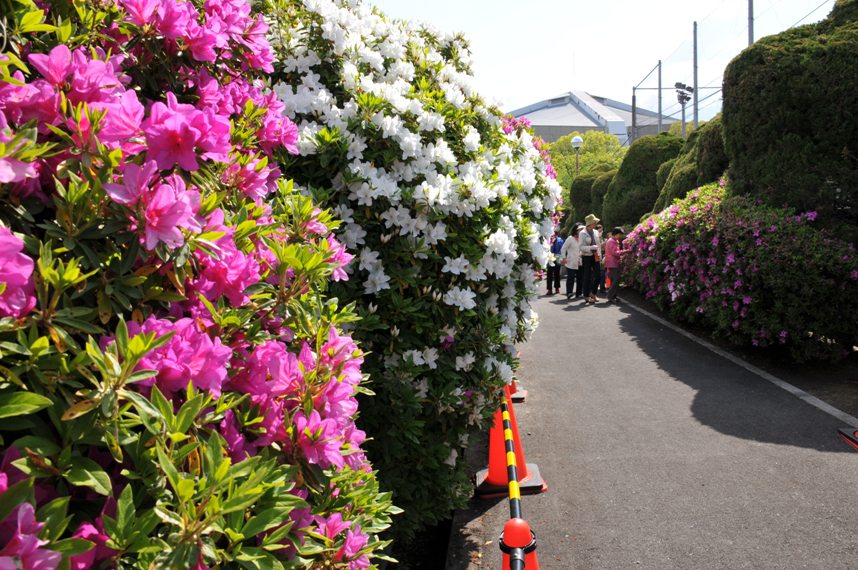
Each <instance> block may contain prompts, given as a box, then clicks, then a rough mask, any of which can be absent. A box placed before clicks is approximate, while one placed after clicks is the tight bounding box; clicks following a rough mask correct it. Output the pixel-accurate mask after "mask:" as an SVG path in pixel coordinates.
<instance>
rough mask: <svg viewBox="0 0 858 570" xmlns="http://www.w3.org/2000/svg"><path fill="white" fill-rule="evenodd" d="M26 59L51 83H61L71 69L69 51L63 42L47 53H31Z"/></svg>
mask: <svg viewBox="0 0 858 570" xmlns="http://www.w3.org/2000/svg"><path fill="white" fill-rule="evenodd" d="M27 59H28V60H30V63H32V64H33V67H35V68H36V69H38V70H39V73H41V74H42V77H44V78H45V79H46V80H47V81H48V82H49V83H51V84H52V85H62V84H63V83H64V82H65V80H66V77H68V76H69V73H71V70H72V65H71V51H70V50H69V48H68V46H67V45H65V44H60V45H58V46H57V47H55V48H54V49H52V50H51V53H49V54H48V55H45V54H43V53H31V54H30V55H29V56H27Z"/></svg>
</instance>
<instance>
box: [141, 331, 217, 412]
mask: <svg viewBox="0 0 858 570" xmlns="http://www.w3.org/2000/svg"><path fill="white" fill-rule="evenodd" d="M128 330H129V333H130V334H131V336H136V335H137V334H139V333H149V332H154V333H156V334H158V335H165V334H167V333H170V332H172V333H174V334H173V337H172V338H171V339H170V340H169V342H168V343H167V344H165V345H164V346H162V347H161V348H159V349H157V350H155V351H153V352H150V353H149V354H147V355H146V356H145V357H144V358H143V359H141V361H140V364H139V365H138V369H140V370H157V371H158V376H157V377H156V378H155V384H157V386H158V388H160V389H161V390H162V391H163V392H165V393H167V394H168V395H169V394H172V393H173V392H178V391H180V390H184V389H185V388H186V387H187V385H188V382H189V381H190V382H191V383H193V385H194V387H195V388H199V389H201V390H208V391H209V392H211V393H212V394H214V395H215V396H219V395H220V393H221V387H222V386H223V384H224V382H225V381H226V379H227V364H228V363H229V360H230V358H231V357H232V349H230V348H229V347H227V346H224V345H223V344H221V342H220V339H219V338H217V337H215V338H214V339H213V338H212V337H211V336H209V334H208V333H207V332H206V331H204V330H200V329H199V327H198V324H197V322H196V321H195V320H192V319H179V320H177V321H176V322H175V323H173V322H170V321H167V320H162V319H157V318H155V317H149V318H148V319H146V321H144V322H143V325H142V326H141V325H137V324H134V323H128ZM148 383H149V384H151V383H152V381H151V380H150V381H149V382H148ZM144 385H145V384H144Z"/></svg>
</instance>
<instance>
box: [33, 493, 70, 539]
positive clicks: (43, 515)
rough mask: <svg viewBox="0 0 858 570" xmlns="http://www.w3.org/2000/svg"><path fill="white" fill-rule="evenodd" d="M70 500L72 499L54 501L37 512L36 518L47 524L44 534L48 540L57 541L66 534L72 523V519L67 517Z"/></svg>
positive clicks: (64, 498)
mask: <svg viewBox="0 0 858 570" xmlns="http://www.w3.org/2000/svg"><path fill="white" fill-rule="evenodd" d="M70 500H71V497H60V498H58V499H54V500H53V501H51V502H50V503H48V504H47V505H45V506H44V507H42V508H40V509H39V510H38V511H37V512H36V518H37V519H38V520H40V521H43V522H44V523H45V529H44V530H43V531H42V533H43V536H44V538H46V539H47V540H57V539H59V538H60V537H61V536H62V535H63V532H65V530H66V527H67V526H68V524H69V522H70V521H71V517H70V516H67V514H68V507H69V501H70ZM44 533H47V534H44Z"/></svg>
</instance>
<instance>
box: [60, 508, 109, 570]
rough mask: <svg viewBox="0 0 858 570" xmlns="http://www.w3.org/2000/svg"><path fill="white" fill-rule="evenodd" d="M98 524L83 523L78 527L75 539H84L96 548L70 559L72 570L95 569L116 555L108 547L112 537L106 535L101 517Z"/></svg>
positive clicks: (97, 521)
mask: <svg viewBox="0 0 858 570" xmlns="http://www.w3.org/2000/svg"><path fill="white" fill-rule="evenodd" d="M96 523H97V525H98V526H96V525H93V524H92V523H88V522H85V523H82V524H81V525H80V526H79V527H78V529H77V531H75V533H74V534H73V535H72V537H73V538H82V539H84V540H88V541H90V542H93V543H95V547H94V548H91V549H89V550H87V551H86V552H84V553H83V554H77V555H75V556H72V557H71V558H70V559H69V561H70V562H71V569H72V570H88V569H89V568H95V567H97V566H98V565H99V564H100V563H101V562H104V561H105V560H109V559H110V558H111V557H112V556H113V555H115V554H116V551H115V550H113V549H112V548H108V547H107V546H106V543H107V541H108V540H109V539H110V537H109V536H107V535H106V534H105V533H104V530H103V525H102V523H101V517H98V519H97V520H96Z"/></svg>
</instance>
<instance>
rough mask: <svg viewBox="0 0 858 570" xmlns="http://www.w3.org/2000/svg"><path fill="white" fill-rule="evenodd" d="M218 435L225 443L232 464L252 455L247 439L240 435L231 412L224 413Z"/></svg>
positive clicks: (251, 447) (236, 422) (233, 414)
mask: <svg viewBox="0 0 858 570" xmlns="http://www.w3.org/2000/svg"><path fill="white" fill-rule="evenodd" d="M220 434H221V435H222V436H223V438H224V440H225V441H226V445H227V448H228V449H229V456H230V458H231V459H232V460H233V461H234V462H236V463H238V462H239V461H243V460H245V459H247V457H248V456H251V455H253V446H251V445H249V444H248V443H247V439H246V438H245V436H244V434H242V433H241V430H240V429H239V425H238V420H236V419H235V413H234V412H233V411H232V410H227V411H226V412H225V413H224V416H223V421H222V422H221V423H220Z"/></svg>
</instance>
